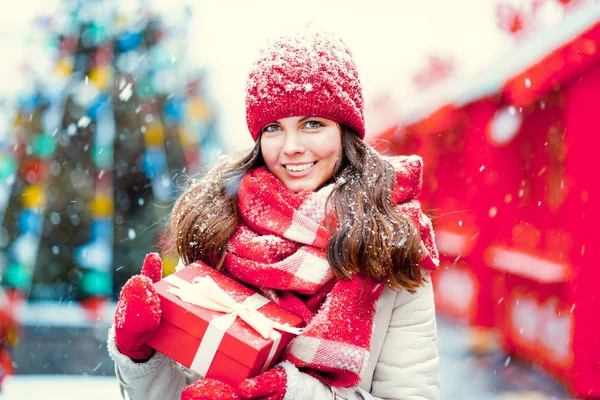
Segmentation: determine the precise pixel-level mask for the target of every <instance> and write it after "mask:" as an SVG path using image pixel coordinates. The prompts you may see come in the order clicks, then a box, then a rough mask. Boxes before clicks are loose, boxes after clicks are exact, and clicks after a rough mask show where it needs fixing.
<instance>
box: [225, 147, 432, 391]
mask: <svg viewBox="0 0 600 400" xmlns="http://www.w3.org/2000/svg"><path fill="white" fill-rule="evenodd" d="M397 160H398V162H397V163H395V167H396V168H397V171H396V178H397V179H396V181H397V185H396V187H395V188H394V191H393V199H394V201H395V202H396V203H397V207H399V208H400V209H401V210H402V212H404V213H405V214H406V215H407V216H409V217H410V218H411V219H412V222H413V223H414V224H415V226H416V227H417V228H418V229H419V232H420V236H421V242H422V251H421V266H422V267H424V268H430V269H434V268H436V267H437V265H438V259H439V258H438V253H437V250H436V248H435V244H434V240H433V239H434V237H433V230H432V226H431V221H430V220H429V219H428V218H427V217H426V216H425V215H423V213H422V212H421V210H420V204H419V202H418V201H417V200H416V199H415V198H414V196H416V195H417V194H418V189H419V188H420V185H421V171H422V169H421V167H422V161H421V159H420V158H419V157H398V158H397ZM331 189H332V187H331V185H329V186H326V187H324V188H322V189H321V190H319V191H317V192H312V191H308V190H305V191H301V192H298V193H294V192H293V191H291V190H290V189H288V188H287V187H286V186H285V185H284V184H283V182H281V181H280V180H279V179H278V178H277V177H276V176H274V175H273V174H271V173H270V172H269V171H268V170H267V169H266V168H264V167H261V168H257V169H255V170H254V171H252V172H249V173H248V174H246V175H245V176H244V178H243V179H242V181H241V182H240V186H239V190H238V199H239V211H240V216H241V221H240V223H239V225H238V228H237V230H236V232H235V233H234V234H233V236H232V237H231V239H230V241H229V244H228V247H227V255H226V256H225V263H224V269H225V271H226V272H227V273H228V274H229V275H231V276H232V277H234V278H235V279H237V280H239V281H241V282H243V283H246V284H249V285H252V286H254V287H256V288H259V289H260V290H261V291H262V292H263V294H265V295H266V296H267V297H268V298H269V299H271V300H273V301H275V302H276V303H278V304H279V305H281V306H282V307H284V308H286V309H288V310H289V311H292V312H294V313H296V314H298V315H300V316H301V317H303V318H304V320H305V322H306V324H307V325H306V327H305V328H304V331H303V332H302V334H301V335H299V336H297V337H296V338H295V339H294V340H293V341H292V342H291V343H290V344H289V345H288V346H287V348H286V350H285V352H284V355H283V357H282V360H283V361H289V362H291V363H292V364H294V365H295V366H296V367H298V368H299V369H301V370H302V371H303V372H305V373H307V374H310V375H312V376H314V377H316V378H317V379H319V380H321V381H323V382H325V383H327V384H329V385H333V386H339V387H350V386H353V385H356V384H358V383H359V381H360V376H361V374H362V371H363V370H364V368H365V366H366V364H367V361H368V357H369V347H370V340H371V334H372V330H373V320H374V315H375V306H376V303H377V300H378V299H379V296H380V295H381V293H382V291H383V284H381V283H378V282H375V281H373V280H371V279H367V278H365V277H363V276H360V275H354V276H353V277H352V278H351V279H336V278H335V274H334V272H333V269H332V267H331V266H330V264H329V262H328V261H327V256H326V254H325V249H326V246H327V243H328V240H329V238H330V233H329V230H328V229H327V222H328V220H329V222H331V220H330V218H333V215H331V214H329V213H326V212H325V204H326V199H327V196H328V194H329V193H330V192H331Z"/></svg>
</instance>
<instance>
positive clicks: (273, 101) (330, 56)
mask: <svg viewBox="0 0 600 400" xmlns="http://www.w3.org/2000/svg"><path fill="white" fill-rule="evenodd" d="M301 115H308V116H314V117H323V118H327V119H330V120H332V121H335V122H337V123H340V124H342V125H344V126H347V127H349V128H351V129H352V130H354V131H355V132H356V133H357V134H358V136H359V137H360V138H361V139H362V138H364V136H365V119H364V105H363V94H362V86H361V83H360V80H359V78H358V71H357V70H356V65H355V64H354V60H353V58H352V54H351V53H350V50H349V49H348V47H347V46H346V45H345V44H344V42H343V41H342V40H341V39H340V38H339V37H337V36H335V35H333V34H331V33H327V32H324V31H322V30H320V29H318V28H315V27H313V26H308V27H306V28H305V29H304V30H303V31H301V32H299V33H295V34H291V35H286V36H282V37H280V38H278V39H276V40H275V41H274V42H272V43H270V44H269V45H268V46H267V47H266V48H264V49H262V50H261V51H260V56H259V58H258V60H256V61H255V62H254V64H253V65H252V68H251V70H250V74H249V77H248V82H247V85H246V123H247V124H248V129H249V130H250V134H251V135H252V138H253V139H254V140H255V141H256V140H257V139H258V135H259V134H260V132H261V130H262V129H263V128H264V127H265V126H266V125H267V124H269V123H270V122H273V121H276V120H278V119H280V118H287V117H297V116H301Z"/></svg>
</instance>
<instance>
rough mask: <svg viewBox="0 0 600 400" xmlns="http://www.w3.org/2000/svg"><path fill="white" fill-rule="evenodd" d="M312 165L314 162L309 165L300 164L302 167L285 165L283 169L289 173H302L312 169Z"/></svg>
mask: <svg viewBox="0 0 600 400" xmlns="http://www.w3.org/2000/svg"><path fill="white" fill-rule="evenodd" d="M313 165H315V163H314V162H312V163H310V164H302V165H286V166H285V167H286V168H287V169H288V170H289V171H295V172H298V171H304V170H307V169H309V168H310V167H312V166H313Z"/></svg>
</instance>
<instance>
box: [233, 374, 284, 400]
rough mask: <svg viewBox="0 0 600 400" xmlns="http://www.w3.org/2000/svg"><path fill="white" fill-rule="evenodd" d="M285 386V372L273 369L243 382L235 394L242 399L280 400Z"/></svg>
mask: <svg viewBox="0 0 600 400" xmlns="http://www.w3.org/2000/svg"><path fill="white" fill-rule="evenodd" d="M286 386H287V375H286V373H285V370H284V369H283V368H280V367H275V368H273V369H270V370H268V371H265V372H263V373H262V374H260V375H258V376H257V377H254V378H250V379H246V380H244V381H243V382H242V383H240V385H239V386H238V388H237V390H236V392H237V394H238V396H240V397H241V398H242V399H264V400H282V399H283V397H284V396H285V389H286Z"/></svg>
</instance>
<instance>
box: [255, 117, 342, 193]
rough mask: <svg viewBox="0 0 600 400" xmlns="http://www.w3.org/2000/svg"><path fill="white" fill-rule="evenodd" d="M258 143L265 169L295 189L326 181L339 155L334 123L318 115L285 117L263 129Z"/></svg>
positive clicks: (338, 136) (338, 133) (338, 134)
mask: <svg viewBox="0 0 600 400" xmlns="http://www.w3.org/2000/svg"><path fill="white" fill-rule="evenodd" d="M260 146H261V151H262V156H263V159H264V160H265V164H266V165H267V168H268V169H269V171H271V173H273V175H275V176H276V177H278V178H279V179H280V180H281V181H282V182H283V183H284V184H285V185H286V186H287V187H288V188H290V189H291V190H292V191H294V192H299V191H301V190H313V191H314V190H316V189H317V188H319V187H321V186H322V185H323V184H324V183H325V182H327V181H328V180H329V179H330V178H331V177H332V176H333V172H334V168H335V165H336V162H337V160H338V158H339V157H341V154H342V135H341V131H340V127H339V125H338V124H337V123H335V122H334V121H332V120H329V119H327V118H320V117H306V116H301V117H288V118H282V119H280V120H277V121H274V122H272V123H270V124H269V125H267V126H265V127H264V128H263V130H262V136H261V139H260Z"/></svg>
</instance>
